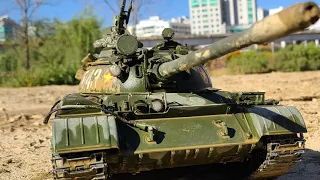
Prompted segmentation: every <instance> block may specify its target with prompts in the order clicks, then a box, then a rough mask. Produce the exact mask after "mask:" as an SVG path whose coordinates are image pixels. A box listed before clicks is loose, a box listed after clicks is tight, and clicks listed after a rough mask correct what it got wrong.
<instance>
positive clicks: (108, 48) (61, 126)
mask: <svg viewBox="0 0 320 180" xmlns="http://www.w3.org/2000/svg"><path fill="white" fill-rule="evenodd" d="M125 4H126V2H125V0H124V1H123V3H122V5H121V10H120V14H119V15H116V16H115V18H114V23H113V25H112V26H111V27H109V28H107V30H106V33H105V34H104V36H103V38H102V39H99V40H97V41H96V42H95V43H94V46H95V48H96V49H97V51H98V52H99V53H98V54H89V55H88V56H86V57H85V58H84V59H83V61H82V66H81V68H80V69H79V70H78V72H77V75H76V78H78V79H79V80H81V82H80V84H79V93H74V94H69V95H66V96H65V97H63V98H62V99H61V101H59V102H57V103H56V104H55V105H54V106H53V107H52V109H51V111H50V113H49V114H48V116H47V117H46V119H45V120H44V123H45V124H47V123H48V121H49V119H50V115H51V114H53V113H56V114H55V117H54V119H53V120H52V164H53V176H54V179H95V180H98V179H99V180H100V179H107V178H110V177H112V176H113V175H116V174H121V173H131V174H136V173H139V172H142V171H151V170H156V169H166V168H176V167H184V166H196V165H204V164H214V163H224V164H225V163H232V162H240V163H242V164H243V165H242V167H244V169H246V170H250V172H249V174H248V177H249V178H250V179H265V178H274V177H277V176H280V175H282V174H285V173H287V172H288V171H289V169H290V168H291V167H293V166H294V165H295V164H296V163H297V162H299V161H300V160H301V155H302V154H303V153H304V152H305V149H304V145H305V139H304V137H303V133H306V132H307V129H306V125H305V122H304V120H303V118H302V116H301V114H300V113H299V111H298V110H297V109H296V108H295V107H291V106H285V105H280V104H279V102H278V101H276V100H267V99H265V95H264V93H263V92H227V91H221V90H218V89H214V88H212V84H211V80H210V77H209V75H208V73H207V72H206V70H205V69H204V67H203V64H205V63H206V62H208V61H209V60H214V59H216V58H218V57H221V56H224V55H226V54H228V53H230V52H233V51H235V50H239V49H241V48H244V47H247V46H249V45H252V44H261V43H266V42H270V41H273V40H275V39H278V38H280V37H284V36H286V35H288V34H290V33H294V32H297V31H301V30H304V29H305V28H307V27H308V26H310V25H311V24H314V23H315V22H316V21H317V20H318V19H319V8H318V6H317V5H316V4H315V3H313V2H305V3H297V4H295V5H293V6H291V7H289V8H287V9H284V10H283V11H281V12H279V13H277V14H274V15H271V16H268V17H266V18H265V19H263V20H261V21H259V22H257V23H255V24H253V25H252V27H251V28H249V29H247V30H245V31H242V32H239V33H237V34H233V35H231V36H229V37H227V38H225V39H222V40H220V41H217V42H215V43H213V44H211V45H209V46H207V47H205V48H203V49H199V50H197V51H194V52H189V50H188V47H187V46H185V45H182V44H180V43H178V42H176V41H174V40H173V36H174V32H173V30H172V29H169V28H166V29H164V30H163V33H162V36H163V41H161V42H159V43H158V44H157V45H156V46H155V47H153V48H151V49H147V48H143V44H142V43H141V42H140V41H139V40H137V38H136V37H135V36H133V35H131V34H130V33H129V32H128V31H127V29H126V25H127V24H128V22H129V17H130V12H131V9H132V1H131V5H130V7H129V9H128V10H125ZM226 83H228V82H226ZM153 178H155V179H156V177H153Z"/></svg>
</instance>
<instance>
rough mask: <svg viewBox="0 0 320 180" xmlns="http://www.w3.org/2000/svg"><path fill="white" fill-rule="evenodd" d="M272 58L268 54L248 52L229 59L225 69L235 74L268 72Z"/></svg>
mask: <svg viewBox="0 0 320 180" xmlns="http://www.w3.org/2000/svg"><path fill="white" fill-rule="evenodd" d="M271 59H272V56H271V55H270V54H269V53H264V52H255V51H249V52H244V53H241V54H240V55H239V56H237V57H235V58H232V59H229V60H228V62H227V68H228V69H229V70H231V72H233V73H237V74H252V73H263V72H270V71H271V69H270V67H269V64H270V63H269V61H271Z"/></svg>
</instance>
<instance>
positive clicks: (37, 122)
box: [32, 121, 41, 127]
mask: <svg viewBox="0 0 320 180" xmlns="http://www.w3.org/2000/svg"><path fill="white" fill-rule="evenodd" d="M32 125H33V126H36V127H39V126H41V123H40V122H39V121H36V122H34V123H33V124H32Z"/></svg>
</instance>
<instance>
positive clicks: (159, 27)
mask: <svg viewBox="0 0 320 180" xmlns="http://www.w3.org/2000/svg"><path fill="white" fill-rule="evenodd" d="M164 28H171V29H173V31H174V32H175V34H178V35H181V34H191V29H190V23H189V19H188V18H187V17H185V16H183V17H180V18H175V19H171V20H170V21H165V20H162V19H161V18H160V17H159V16H152V17H150V18H149V19H146V20H141V21H140V22H139V23H138V24H137V25H136V36H137V37H151V36H161V33H162V31H163V29H164ZM127 29H128V30H129V31H130V30H131V29H132V27H131V26H129V27H128V28H127Z"/></svg>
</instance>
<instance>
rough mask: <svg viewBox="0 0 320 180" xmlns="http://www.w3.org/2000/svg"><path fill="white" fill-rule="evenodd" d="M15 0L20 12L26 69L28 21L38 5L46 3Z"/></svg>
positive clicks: (39, 0) (28, 56) (27, 58)
mask: <svg viewBox="0 0 320 180" xmlns="http://www.w3.org/2000/svg"><path fill="white" fill-rule="evenodd" d="M15 2H16V4H17V6H18V7H19V9H20V11H21V12H22V18H21V21H22V39H23V44H24V48H25V50H24V51H25V61H26V69H30V66H31V65H30V45H29V34H28V33H29V23H30V20H31V18H32V16H33V15H34V14H35V12H36V11H37V10H38V9H39V8H40V6H41V5H43V4H45V3H46V0H15Z"/></svg>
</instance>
